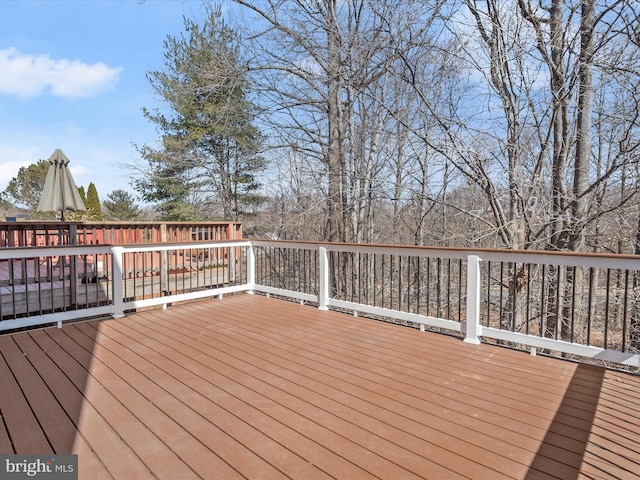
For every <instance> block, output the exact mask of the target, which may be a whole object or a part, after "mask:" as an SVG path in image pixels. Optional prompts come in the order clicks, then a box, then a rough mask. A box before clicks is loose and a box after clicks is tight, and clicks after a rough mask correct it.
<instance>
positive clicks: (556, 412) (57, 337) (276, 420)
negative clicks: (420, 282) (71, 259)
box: [0, 295, 640, 480]
mask: <svg viewBox="0 0 640 480" xmlns="http://www.w3.org/2000/svg"><path fill="white" fill-rule="evenodd" d="M0 392H1V393H0V415H1V421H0V452H2V453H49V452H53V453H77V454H78V459H79V471H80V478H83V479H92V480H93V479H103V478H115V479H126V480H129V479H147V478H166V479H181V480H182V479H190V478H204V479H225V480H226V479H235V478H254V479H282V478H291V479H305V480H306V479H316V478H338V479H369V478H381V479H394V480H395V479H401V480H404V479H412V478H432V479H448V478H469V479H474V480H481V479H488V480H495V479H501V478H516V479H548V478H557V479H562V480H567V479H577V478H598V479H600V478H620V479H626V478H638V476H637V475H638V472H640V378H638V377H636V376H632V375H627V374H622V373H618V372H615V371H611V370H606V369H604V368H600V367H595V366H587V365H578V364H573V363H569V362H564V361H560V360H553V359H548V358H543V357H540V356H538V357H532V356H530V355H528V354H524V353H519V352H515V351H510V350H507V349H503V348H499V347H495V346H490V345H477V346H476V345H470V344H465V343H463V342H462V341H461V340H460V339H458V338H453V337H448V336H444V335H437V334H433V333H425V332H420V331H417V330H414V329H410V328H405V327H401V326H397V325H392V324H387V323H382V322H376V321H373V320H367V319H363V318H356V317H353V316H350V315H346V314H341V313H336V312H323V311H319V310H317V309H315V308H314V307H310V306H301V305H298V304H296V303H290V302H285V301H282V300H275V299H269V298H265V297H262V296H258V295H237V296H229V297H225V298H224V299H222V300H217V299H216V300H207V301H201V302H194V303H189V304H183V305H178V306H174V307H170V308H168V309H166V310H149V311H146V312H139V313H136V314H131V315H128V316H127V317H125V318H123V319H119V320H105V321H89V322H82V323H75V324H68V325H65V326H64V327H63V328H62V329H60V330H59V329H56V328H47V329H41V330H33V331H29V332H22V333H17V334H11V335H3V336H0Z"/></svg>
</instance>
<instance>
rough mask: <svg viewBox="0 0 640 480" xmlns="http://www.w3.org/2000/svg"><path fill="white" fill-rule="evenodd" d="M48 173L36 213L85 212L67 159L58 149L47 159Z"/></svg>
mask: <svg viewBox="0 0 640 480" xmlns="http://www.w3.org/2000/svg"><path fill="white" fill-rule="evenodd" d="M49 163H50V164H51V165H50V166H49V171H48V172H47V177H46V178H45V181H44V186H43V188H42V195H41V197H40V202H39V203H38V208H37V211H38V212H62V220H63V221H64V219H65V218H64V212H65V211H66V210H70V211H72V212H75V211H78V210H85V206H84V203H83V202H82V197H80V194H79V193H78V187H76V184H75V182H74V181H73V177H72V176H71V172H70V171H69V168H68V167H67V165H69V159H68V158H67V156H66V155H65V154H64V153H62V150H60V149H59V148H57V149H56V151H55V152H53V154H52V155H51V156H50V157H49Z"/></svg>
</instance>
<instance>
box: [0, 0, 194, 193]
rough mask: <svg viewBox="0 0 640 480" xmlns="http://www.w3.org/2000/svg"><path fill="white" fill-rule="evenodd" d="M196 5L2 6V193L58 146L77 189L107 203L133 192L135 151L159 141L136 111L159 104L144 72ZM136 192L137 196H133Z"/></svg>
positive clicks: (161, 1) (51, 0) (134, 1)
mask: <svg viewBox="0 0 640 480" xmlns="http://www.w3.org/2000/svg"><path fill="white" fill-rule="evenodd" d="M201 8H202V2H201V1H200V0H145V1H142V0H75V1H56V0H44V1H36V0H22V1H13V0H0V191H1V190H4V189H5V188H6V185H7V183H8V182H9V180H11V178H13V177H15V176H16V174H17V172H18V169H19V168H20V167H21V166H28V165H29V164H31V163H36V162H37V161H38V160H41V159H48V158H49V156H50V155H51V154H52V153H53V151H54V150H55V149H56V148H60V149H62V151H63V152H64V153H65V154H66V156H67V157H68V158H69V160H70V164H69V166H70V167H71V171H72V174H73V177H74V179H75V181H76V184H77V185H78V186H81V185H82V186H84V187H85V189H86V188H87V186H88V185H89V183H90V182H93V183H94V184H95V185H96V188H97V190H98V195H99V196H100V198H101V199H105V198H106V197H107V195H108V194H109V193H111V192H112V191H113V190H115V189H118V188H121V189H125V190H128V191H131V188H130V187H129V177H130V175H131V171H130V170H129V169H127V168H126V167H125V165H133V164H135V163H136V162H137V161H138V155H137V152H136V150H135V148H134V147H133V146H132V143H135V144H138V145H142V144H151V145H153V144H155V142H156V141H157V139H158V134H157V132H156V130H155V126H154V125H153V124H151V123H149V122H148V121H146V120H145V119H144V117H143V116H142V112H141V109H142V107H147V108H153V107H155V106H157V103H156V102H157V99H156V97H155V96H154V94H153V92H152V91H151V87H150V85H149V82H148V80H147V79H146V76H145V75H146V73H147V72H148V71H149V70H152V69H160V68H162V65H163V57H162V54H163V47H162V44H163V41H164V40H165V38H166V37H167V35H173V36H175V35H179V34H180V33H181V32H182V30H183V16H187V17H188V18H199V12H200V11H201ZM132 193H133V192H132Z"/></svg>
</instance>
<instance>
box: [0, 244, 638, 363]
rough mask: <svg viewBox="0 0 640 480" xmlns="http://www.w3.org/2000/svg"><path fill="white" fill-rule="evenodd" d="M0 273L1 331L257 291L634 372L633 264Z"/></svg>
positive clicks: (222, 247)
mask: <svg viewBox="0 0 640 480" xmlns="http://www.w3.org/2000/svg"><path fill="white" fill-rule="evenodd" d="M36 255H37V256H36ZM0 266H2V268H3V270H2V271H3V272H6V273H4V277H3V280H2V285H0V289H1V293H2V304H1V305H0V317H1V318H2V320H1V321H0V330H10V329H16V328H22V327H31V326H35V325H42V324H50V323H57V324H58V325H59V326H60V325H62V323H63V322H65V321H69V320H75V319H80V318H89V317H97V316H105V315H109V316H113V317H119V316H122V315H124V314H125V313H126V312H127V311H132V310H136V309H139V308H143V307H150V306H154V305H162V306H167V305H169V304H171V303H174V302H179V301H184V300H191V299H196V298H205V297H210V296H220V295H224V294H228V293H234V292H250V293H253V292H261V293H266V294H268V295H276V296H283V297H288V298H293V299H297V300H299V301H301V302H307V303H311V304H315V305H316V306H317V307H318V308H321V309H330V308H333V309H340V310H346V311H350V312H353V313H354V314H355V315H360V314H362V315H366V316H371V317H375V318H381V319H385V320H391V321H395V322H401V323H405V324H411V325H414V326H417V327H419V328H421V329H427V328H429V329H436V330H444V331H448V332H451V333H454V334H458V335H461V336H462V338H463V339H464V341H465V342H468V343H478V342H480V341H481V340H482V341H491V342H496V343H500V344H507V345H510V346H514V347H517V348H521V349H528V350H530V351H531V352H532V353H536V350H537V349H542V350H544V351H548V352H560V353H561V354H563V355H572V356H579V357H588V358H591V359H597V360H601V361H603V362H615V363H617V364H622V365H627V366H631V367H639V366H640V356H639V355H638V354H637V353H636V351H637V350H638V349H639V348H640V296H639V295H638V291H639V287H638V285H639V284H640V275H639V274H640V258H638V257H635V256H617V255H577V254H559V253H548V252H514V251H509V250H466V249H455V248H452V249H438V248H426V247H408V246H407V247H403V246H382V245H351V244H320V243H312V242H283V241H266V240H252V241H230V242H210V243H196V244H194V243H189V244H152V245H127V246H104V245H100V246H78V247H47V248H38V247H30V248H28V249H21V248H16V249H1V250H0ZM116 292H118V293H116Z"/></svg>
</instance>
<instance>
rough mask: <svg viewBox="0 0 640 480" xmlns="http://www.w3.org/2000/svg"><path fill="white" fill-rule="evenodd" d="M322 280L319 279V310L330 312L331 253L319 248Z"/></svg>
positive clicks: (321, 247) (324, 248)
mask: <svg viewBox="0 0 640 480" xmlns="http://www.w3.org/2000/svg"><path fill="white" fill-rule="evenodd" d="M318 263H319V266H320V278H319V279H318V285H319V291H318V309H320V310H329V271H330V270H329V252H328V251H327V248H326V247H323V246H319V247H318Z"/></svg>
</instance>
